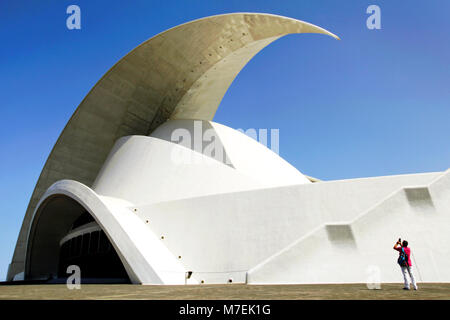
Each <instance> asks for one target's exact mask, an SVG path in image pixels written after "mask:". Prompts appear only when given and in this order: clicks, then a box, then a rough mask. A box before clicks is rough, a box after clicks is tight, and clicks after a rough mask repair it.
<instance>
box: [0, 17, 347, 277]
mask: <svg viewBox="0 0 450 320" xmlns="http://www.w3.org/2000/svg"><path fill="white" fill-rule="evenodd" d="M292 33H321V34H326V35H330V36H332V37H334V38H336V39H339V38H338V37H337V36H335V35H334V34H332V33H330V32H328V31H326V30H324V29H322V28H320V27H317V26H315V25H312V24H310V23H307V22H303V21H300V20H295V19H291V18H286V17H282V16H276V15H271V14H258V13H233V14H225V15H218V16H212V17H207V18H203V19H199V20H195V21H191V22H188V23H185V24H182V25H179V26H177V27H174V28H172V29H169V30H167V31H165V32H162V33H160V34H158V35H156V36H154V37H153V38H151V39H149V40H147V41H145V42H144V43H142V44H141V45H139V46H138V47H137V48H135V49H134V50H132V51H131V52H130V53H128V54H127V55H126V56H125V57H123V58H122V59H121V60H119V61H118V62H117V63H116V64H115V65H114V66H113V67H112V68H111V69H110V70H109V71H108V72H107V73H106V74H105V75H104V76H103V77H102V78H101V79H100V80H99V81H98V82H97V84H96V85H95V86H94V87H93V88H92V90H91V91H90V92H89V93H88V94H87V96H86V97H85V98H84V100H83V101H82V102H81V104H80V105H79V106H78V108H77V109H76V111H75V112H74V114H73V116H72V117H71V119H70V120H69V122H68V123H67V125H66V127H65V128H64V130H63V132H62V133H61V135H60V137H59V138H58V141H57V142H56V144H55V146H54V147H53V149H52V151H51V153H50V155H49V157H48V159H47V162H46V163H45V165H44V168H43V170H42V172H41V174H40V176H39V179H38V182H37V184H36V187H35V189H34V191H33V194H32V197H31V200H30V203H29V205H28V208H27V211H26V214H25V218H24V221H23V224H22V228H21V230H20V233H19V238H18V241H17V244H16V249H15V251H14V255H13V259H12V262H11V265H10V269H9V271H8V277H7V278H8V279H12V278H13V276H14V275H15V274H17V273H19V272H21V271H23V268H24V259H25V245H26V242H25V240H26V234H27V231H28V229H29V226H30V219H31V215H32V213H33V211H34V209H35V208H36V205H37V203H38V202H39V200H40V199H41V197H42V195H43V194H44V192H45V191H46V190H47V188H48V187H50V186H51V185H52V184H53V183H54V182H56V181H58V180H62V179H73V180H76V181H80V182H82V183H83V184H85V185H87V186H90V185H92V183H93V182H94V180H95V178H96V176H97V174H98V172H99V170H100V169H101V167H102V165H103V163H104V161H105V159H106V157H107V156H108V153H109V151H110V150H111V148H112V147H113V145H114V143H115V141H116V140H117V139H118V138H120V137H122V136H126V135H148V134H150V133H151V132H152V131H153V130H154V129H155V128H156V127H157V126H158V125H160V124H161V123H163V122H164V121H166V120H167V119H200V120H212V118H213V117H214V114H215V112H216V110H217V107H218V106H219V104H220V101H221V100H222V97H223V96H224V94H225V92H226V91H227V89H228V87H229V86H230V84H231V83H232V82H233V80H234V78H235V77H236V76H237V74H238V73H239V72H240V70H241V69H242V68H243V67H244V66H245V64H246V63H247V62H248V61H249V60H250V59H251V58H252V57H253V56H254V55H255V54H256V53H258V52H259V51H260V50H261V49H263V48H264V47H265V46H267V45H268V44H270V43H271V42H273V41H274V40H276V39H278V38H280V37H282V36H284V35H287V34H292Z"/></svg>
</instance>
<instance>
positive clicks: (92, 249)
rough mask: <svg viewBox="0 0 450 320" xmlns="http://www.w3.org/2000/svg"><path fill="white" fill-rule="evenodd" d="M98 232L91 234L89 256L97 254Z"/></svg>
mask: <svg viewBox="0 0 450 320" xmlns="http://www.w3.org/2000/svg"><path fill="white" fill-rule="evenodd" d="M99 235H100V231H94V232H92V233H91V243H90V245H89V254H96V253H97V252H98V238H99V237H98V236H99Z"/></svg>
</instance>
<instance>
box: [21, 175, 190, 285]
mask: <svg viewBox="0 0 450 320" xmlns="http://www.w3.org/2000/svg"><path fill="white" fill-rule="evenodd" d="M55 198H56V199H57V200H59V202H61V201H65V202H67V201H70V202H72V201H73V200H75V201H76V202H77V203H78V204H79V205H80V207H82V208H84V209H85V210H87V211H88V212H89V213H90V214H91V215H92V216H93V217H94V219H95V221H96V222H97V223H98V224H99V225H100V227H101V228H102V230H103V231H105V234H106V235H107V237H108V239H109V240H110V242H111V244H112V245H113V247H114V249H115V250H116V252H117V254H118V256H119V258H120V260H121V261H122V263H123V265H124V267H125V270H126V272H127V274H128V276H129V278H130V280H131V281H132V282H133V283H152V284H180V283H185V274H186V271H187V270H185V269H184V268H183V266H182V265H181V264H180V263H179V262H178V260H177V259H176V258H175V257H174V256H173V255H172V254H171V253H170V252H168V250H167V249H166V248H165V247H164V245H162V244H161V242H160V241H159V239H157V238H156V236H155V235H154V234H153V233H151V232H148V231H147V229H146V227H145V224H144V223H142V221H141V220H140V219H139V218H138V217H137V216H136V215H135V214H134V213H133V210H132V206H131V205H130V203H129V202H125V201H123V200H120V199H114V198H110V197H100V196H98V195H97V194H96V193H95V192H94V191H92V190H91V189H90V188H88V187H87V186H85V185H83V184H81V183H79V182H76V181H71V180H62V181H59V182H57V183H55V184H53V185H52V187H50V188H49V190H48V191H47V192H46V193H45V194H44V196H43V198H42V200H41V202H40V204H39V205H38V209H37V210H36V212H35V213H34V215H33V217H32V227H31V230H30V234H29V235H28V243H29V245H28V248H27V263H26V268H25V273H26V278H27V279H47V278H48V277H49V276H50V277H51V276H53V277H54V276H56V272H57V270H56V268H57V266H58V263H57V261H58V257H59V242H60V240H59V239H60V238H61V234H64V231H66V232H67V231H68V230H69V228H70V226H71V223H72V221H73V219H67V215H66V214H65V212H66V211H65V209H66V208H65V207H64V206H63V205H61V206H60V207H59V208H58V209H59V210H52V209H51V208H50V209H49V208H48V205H49V203H53V202H54V199H55ZM64 205H65V203H64ZM81 211H82V210H81ZM61 212H62V213H63V214H61ZM44 218H46V219H50V220H51V222H50V223H48V222H46V221H45V220H44V221H43V219H44ZM58 224H59V225H61V226H64V227H60V228H58V230H62V231H63V233H61V231H58V233H57V234H55V228H54V226H55V225H58ZM192 281H193V280H191V281H190V283H195V282H192Z"/></svg>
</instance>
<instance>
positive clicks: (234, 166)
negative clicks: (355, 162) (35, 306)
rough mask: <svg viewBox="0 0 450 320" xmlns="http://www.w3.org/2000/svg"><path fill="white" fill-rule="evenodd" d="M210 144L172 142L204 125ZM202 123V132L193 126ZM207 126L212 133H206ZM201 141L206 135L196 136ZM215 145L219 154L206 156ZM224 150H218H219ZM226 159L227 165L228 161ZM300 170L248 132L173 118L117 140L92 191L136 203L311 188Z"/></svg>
mask: <svg viewBox="0 0 450 320" xmlns="http://www.w3.org/2000/svg"><path fill="white" fill-rule="evenodd" d="M202 124H203V127H204V128H205V130H203V131H204V132H207V131H206V130H209V135H210V136H211V138H212V139H210V140H212V141H215V143H212V142H204V145H202V144H200V146H198V149H199V150H195V147H196V146H195V143H192V144H191V143H189V145H183V144H182V143H177V142H175V143H174V142H172V141H171V138H173V137H172V136H171V135H172V134H173V133H174V132H175V133H176V130H186V131H185V134H187V133H189V137H192V139H187V138H186V137H185V138H186V139H185V140H194V137H195V135H196V133H195V132H194V131H202V129H201V127H202ZM197 125H199V126H200V128H199V129H198V130H194V126H197ZM206 128H208V129H206ZM195 139H196V141H200V143H201V142H202V141H203V138H202V137H195ZM210 144H214V145H215V146H214V150H215V155H219V154H220V157H218V159H216V158H215V157H213V156H212V155H211V153H210V152H208V147H209V145H210ZM219 150H220V151H221V152H218V151H219ZM225 158H226V159H225ZM226 160H228V162H227V161H226ZM310 183H311V182H310V181H309V179H308V178H306V177H305V176H303V175H302V174H301V173H300V172H299V171H298V170H297V169H296V168H294V167H293V166H292V165H290V164H289V163H288V162H286V161H285V160H284V159H282V158H281V157H280V156H278V155H277V154H276V153H274V152H272V151H271V150H269V149H268V148H266V147H265V146H263V145H262V144H260V143H258V142H257V141H255V140H254V139H252V138H250V137H248V136H246V135H245V134H243V133H241V132H239V131H237V130H234V129H231V128H229V127H226V126H224V125H219V124H217V123H214V122H211V121H203V122H202V121H198V120H182V121H180V120H175V121H174V120H172V121H167V122H166V123H165V124H163V125H161V126H160V127H158V129H157V130H155V133H154V134H152V135H151V136H150V137H143V136H127V137H123V138H121V139H119V140H118V141H117V143H116V144H115V145H114V147H113V149H112V150H111V152H110V155H109V156H108V158H107V160H106V161H105V164H104V166H103V168H102V169H101V171H100V173H99V175H98V177H97V179H96V180H95V182H94V184H93V186H92V189H93V190H95V191H96V192H97V193H98V194H101V195H107V196H111V197H116V198H121V199H127V200H128V201H130V202H132V203H134V204H135V205H148V204H151V203H157V202H163V201H172V200H175V199H186V198H193V197H199V196H206V195H213V194H220V193H230V192H238V191H244V190H255V189H262V188H269V187H276V186H286V185H299V184H310Z"/></svg>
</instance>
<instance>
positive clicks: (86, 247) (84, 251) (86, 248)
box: [81, 233, 91, 256]
mask: <svg viewBox="0 0 450 320" xmlns="http://www.w3.org/2000/svg"><path fill="white" fill-rule="evenodd" d="M90 240H91V234H90V233H85V234H83V242H82V245H81V255H82V256H84V255H87V254H88V253H89V241H90Z"/></svg>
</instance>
